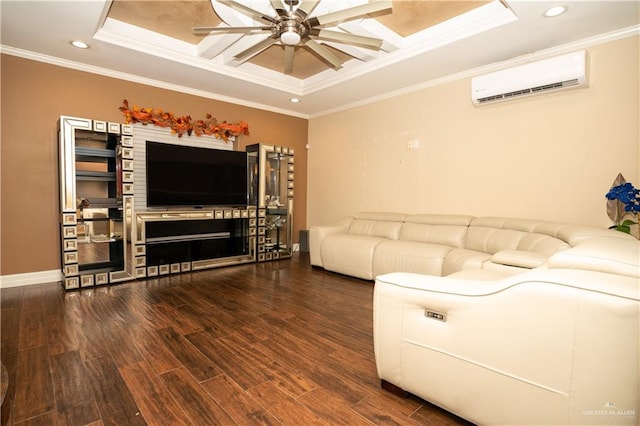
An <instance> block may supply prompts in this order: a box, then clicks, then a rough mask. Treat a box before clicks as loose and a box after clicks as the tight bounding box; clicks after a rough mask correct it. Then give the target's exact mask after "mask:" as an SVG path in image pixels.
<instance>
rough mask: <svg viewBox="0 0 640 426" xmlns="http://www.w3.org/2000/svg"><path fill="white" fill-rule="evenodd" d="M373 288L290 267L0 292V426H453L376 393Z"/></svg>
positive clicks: (442, 416)
mask: <svg viewBox="0 0 640 426" xmlns="http://www.w3.org/2000/svg"><path fill="white" fill-rule="evenodd" d="M372 295H373V283H371V282H367V281H361V280H357V279H353V278H349V277H344V276H341V275H337V274H332V273H329V272H325V271H320V270H314V269H312V268H311V266H310V265H309V259H308V256H307V255H306V254H296V256H295V257H294V258H293V259H291V260H281V261H277V262H270V263H262V264H250V265H241V266H234V267H226V268H219V269H212V270H207V271H202V272H193V273H188V274H182V275H172V276H165V277H161V278H158V279H148V280H139V281H134V282H130V283H125V284H119V285H113V286H104V287H95V288H92V289H85V290H81V291H73V292H65V291H64V290H63V288H62V286H61V285H60V284H57V283H51V284H40V285H33V286H26V287H15V288H8V289H3V290H2V298H1V299H2V304H1V319H2V324H1V325H2V328H1V337H2V339H1V341H2V343H1V357H2V363H3V364H4V365H5V366H6V368H7V371H8V375H9V387H8V390H7V395H6V398H5V401H4V403H3V405H2V413H1V414H2V425H138V424H141V425H143V424H150V425H174V424H175V425H211V424H223V425H236V424H237V425H252V424H272V425H281V424H283V425H287V424H288V425H312V424H318V425H327V424H332V425H333V424H345V425H371V424H400V425H458V424H468V423H466V422H465V421H463V420H461V419H459V418H457V417H455V416H453V415H451V414H449V413H447V412H445V411H443V410H441V409H439V408H437V407H435V406H433V405H431V404H428V403H426V402H424V401H422V400H420V399H418V398H415V397H413V396H409V397H408V398H401V397H398V396H395V395H393V394H391V393H389V392H387V391H385V390H382V389H381V388H380V381H379V380H378V377H377V375H376V368H375V360H374V354H373V340H372Z"/></svg>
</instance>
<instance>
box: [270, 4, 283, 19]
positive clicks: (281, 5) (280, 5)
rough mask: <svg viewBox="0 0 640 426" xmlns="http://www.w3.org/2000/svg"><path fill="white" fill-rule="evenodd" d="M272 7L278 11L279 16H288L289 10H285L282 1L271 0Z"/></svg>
mask: <svg viewBox="0 0 640 426" xmlns="http://www.w3.org/2000/svg"><path fill="white" fill-rule="evenodd" d="M270 3H271V7H273V10H275V11H276V13H277V14H278V16H287V9H285V7H284V5H283V4H282V1H281V0H270Z"/></svg>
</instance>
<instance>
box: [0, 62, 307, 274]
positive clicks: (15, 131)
mask: <svg viewBox="0 0 640 426" xmlns="http://www.w3.org/2000/svg"><path fill="white" fill-rule="evenodd" d="M1 61H2V64H1V66H2V74H1V83H2V93H1V96H2V128H1V137H2V139H1V143H2V145H1V151H0V155H1V163H0V165H1V179H2V182H1V188H0V189H1V193H0V195H1V197H2V198H1V203H2V205H1V209H0V232H1V236H2V243H1V248H0V250H1V251H0V256H1V262H0V275H11V274H17V273H27V272H38V271H49V270H55V269H59V267H60V261H59V259H60V236H59V225H58V221H59V214H58V204H59V201H58V198H59V197H58V166H57V164H58V157H57V156H58V148H57V146H58V143H57V134H56V132H57V130H56V127H57V121H58V118H59V116H60V115H70V116H76V117H84V118H91V119H98V120H106V121H115V122H122V121H123V119H124V118H123V116H122V114H121V112H120V111H119V110H118V107H120V106H121V105H122V100H123V99H125V98H126V99H128V100H129V102H130V103H131V105H133V104H137V105H140V106H145V107H161V108H163V109H165V110H167V111H172V112H174V113H175V114H178V115H187V114H188V115H191V116H192V117H193V118H201V117H204V115H205V114H206V113H207V112H210V113H212V114H213V116H214V117H216V118H217V119H218V120H219V121H223V120H227V121H231V122H233V121H237V120H245V121H247V122H248V123H249V127H250V131H251V135H250V136H241V137H240V139H239V147H238V148H239V149H241V150H244V146H245V145H248V144H252V143H258V142H261V143H267V144H274V145H283V146H289V147H293V148H294V149H295V150H296V160H295V161H296V162H295V166H296V170H295V171H296V173H295V195H296V197H295V202H294V222H295V224H294V241H297V239H298V230H299V229H304V228H305V227H306V223H305V219H306V192H305V188H306V167H307V159H306V149H305V148H304V146H305V144H306V142H307V125H308V121H307V120H305V119H301V118H296V117H291V116H287V115H283V114H276V113H272V112H268V111H262V110H258V109H254V108H248V107H244V106H240V105H234V104H230V103H225V102H219V101H215V100H211V99H206V98H201V97H197V96H192V95H185V94H181V93H177V92H173V91H169V90H164V89H159V88H154V87H150V86H145V85H141V84H136V83H131V82H127V81H123V80H118V79H114V78H108V77H103V76H99V75H94V74H89V73H85V72H79V71H75V70H71V69H68V68H62V67H57V66H53V65H48V64H44V63H40V62H35V61H30V60H26V59H21V58H17V57H13V56H9V55H2V58H1Z"/></svg>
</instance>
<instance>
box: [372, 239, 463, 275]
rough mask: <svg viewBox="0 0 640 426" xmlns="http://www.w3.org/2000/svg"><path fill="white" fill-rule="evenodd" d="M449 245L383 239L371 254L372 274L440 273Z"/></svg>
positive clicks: (449, 248)
mask: <svg viewBox="0 0 640 426" xmlns="http://www.w3.org/2000/svg"><path fill="white" fill-rule="evenodd" d="M451 250H452V248H451V247H449V246H446V245H441V244H429V243H423V242H417V241H400V240H398V241H384V242H382V243H380V244H379V245H378V246H377V247H376V250H375V252H374V254H373V275H374V276H377V275H380V274H386V273H389V272H415V273H420V274H427V275H442V265H443V263H444V258H445V256H446V255H447V253H448V252H450V251H451Z"/></svg>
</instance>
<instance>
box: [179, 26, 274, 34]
mask: <svg viewBox="0 0 640 426" xmlns="http://www.w3.org/2000/svg"><path fill="white" fill-rule="evenodd" d="M191 30H192V31H193V32H194V33H212V32H222V33H251V32H254V31H269V30H271V27H191Z"/></svg>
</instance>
